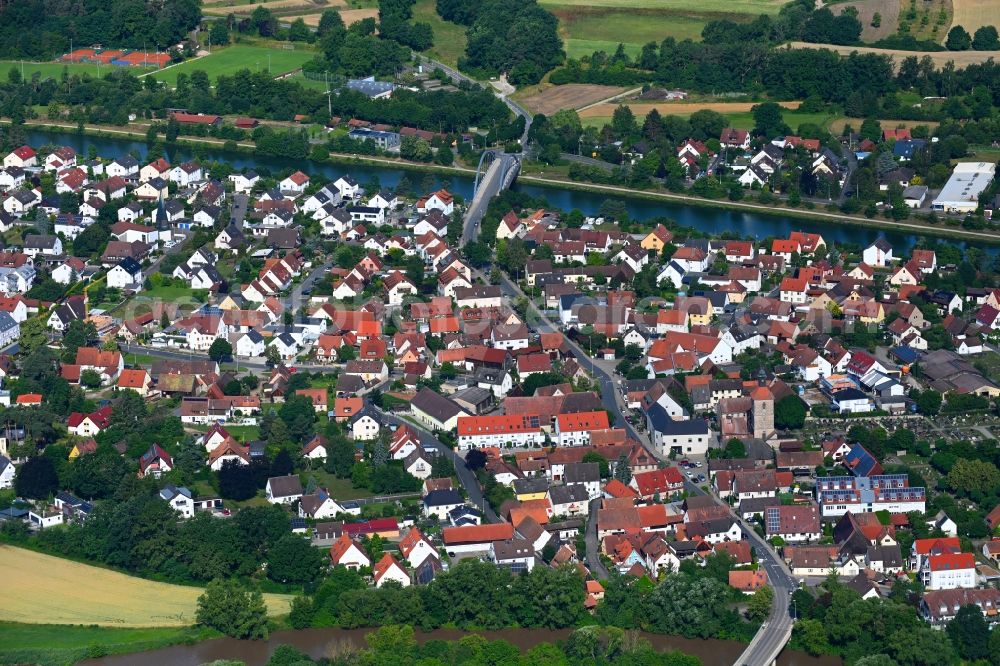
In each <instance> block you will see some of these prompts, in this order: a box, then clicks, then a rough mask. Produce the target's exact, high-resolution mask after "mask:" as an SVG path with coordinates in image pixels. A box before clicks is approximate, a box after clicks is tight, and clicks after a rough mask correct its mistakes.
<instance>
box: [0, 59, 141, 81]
mask: <svg viewBox="0 0 1000 666" xmlns="http://www.w3.org/2000/svg"><path fill="white" fill-rule="evenodd" d="M11 69H16V70H17V71H18V72H19V73H20V72H22V71H23V72H24V78H25V79H27V80H30V79H31V76H32V74H34V73H35V72H38V74H39V75H40V77H41V78H42V79H47V78H53V79H58V78H59V77H61V76H62V74H63V72H68V73H70V74H79V75H81V76H82V75H84V74H90V75H91V76H98V75H100V76H104V75H105V74H107V73H108V72H112V71H118V70H120V69H127V70H128V71H130V72H133V73H134V74H142V73H143V72H144V71H146V70H144V69H143V68H142V67H120V66H118V65H100V66H98V65H97V64H96V63H93V64H92V63H79V62H27V61H21V60H0V76H3V77H4V78H5V79H6V77H7V72H9V71H10V70H11Z"/></svg>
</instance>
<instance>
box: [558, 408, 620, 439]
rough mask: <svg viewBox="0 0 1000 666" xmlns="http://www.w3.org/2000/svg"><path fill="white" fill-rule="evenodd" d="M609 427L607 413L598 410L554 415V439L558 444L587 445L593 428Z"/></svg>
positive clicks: (605, 428) (603, 428) (604, 428)
mask: <svg viewBox="0 0 1000 666" xmlns="http://www.w3.org/2000/svg"><path fill="white" fill-rule="evenodd" d="M609 427H611V424H610V422H609V421H608V413H607V412H605V411H603V410H600V411H592V412H577V413H574V414H559V415H558V416H556V431H555V440H556V443H557V444H558V445H559V446H587V445H588V444H590V433H591V431H593V430H607V429H608V428H609Z"/></svg>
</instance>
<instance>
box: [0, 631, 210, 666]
mask: <svg viewBox="0 0 1000 666" xmlns="http://www.w3.org/2000/svg"><path fill="white" fill-rule="evenodd" d="M217 635H218V634H217V633H216V632H214V631H211V630H208V629H194V628H190V627H179V628H178V627H165V628H139V629H115V628H110V627H93V626H89V627H84V626H67V625H52V624H19V623H14V622H0V663H2V664H40V665H41V666H64V665H65V664H73V663H76V662H77V661H80V660H81V659H84V658H86V657H88V656H91V655H94V654H98V653H103V654H120V653H126V652H140V651H143V650H154V649H157V648H161V647H166V646H168V645H176V644H178V643H188V642H195V641H200V640H204V639H207V638H212V637H214V636H217Z"/></svg>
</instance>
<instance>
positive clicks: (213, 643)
mask: <svg viewBox="0 0 1000 666" xmlns="http://www.w3.org/2000/svg"><path fill="white" fill-rule="evenodd" d="M370 631H371V630H370V629H303V630H298V631H293V630H288V631H277V632H275V633H273V634H271V637H270V639H268V641H267V642H266V643H265V642H261V641H239V640H236V639H234V638H216V639H213V640H210V641H204V642H202V643H197V644H195V645H174V646H172V647H168V648H162V649H160V650H151V651H149V652H140V653H135V654H122V655H114V656H109V657H101V658H99V659H87V660H84V661H81V662H78V664H77V666H132V665H133V664H156V665H157V666H199V664H204V663H207V662H211V661H214V660H216V659H238V660H240V661H243V662H245V663H246V664H247V666H263V665H264V664H265V663H266V662H267V660H268V657H269V656H270V654H271V652H272V651H273V650H274V649H275V648H276V647H277V646H278V645H282V644H285V645H293V646H295V647H296V648H298V649H299V650H301V651H303V652H305V653H306V654H308V655H309V656H310V657H312V658H313V659H318V658H320V657H332V656H335V655H337V654H343V653H344V652H346V651H349V650H357V649H360V648H364V647H366V643H365V640H364V637H365V634H367V633H369V632H370ZM570 632H571V630H570V629H561V630H560V629H555V630H550V629H506V630H500V631H482V632H476V633H478V634H479V635H481V636H484V637H486V638H489V639H492V640H496V639H503V640H505V641H507V642H509V643H512V644H514V645H516V646H517V647H518V648H520V649H521V650H522V651H524V650H528V649H530V648H532V647H534V646H535V645H538V644H539V643H543V642H549V643H554V642H557V641H560V640H563V639H565V638H566V636H568V635H569V634H570ZM465 635H467V632H463V631H460V630H457V629H437V630H435V631H431V632H428V633H421V632H419V631H418V632H417V633H416V638H417V640H418V641H419V642H421V643H422V642H424V641H428V640H434V639H438V640H456V639H459V638H461V637H463V636H465ZM640 635H641V636H642V637H643V638H645V639H646V640H648V641H649V642H650V644H652V646H653V647H654V648H656V649H657V650H680V651H681V652H684V653H686V654H690V655H694V656H696V657H698V658H699V659H701V662H702V663H703V664H704V665H705V666H732V664H734V663H735V662H736V660H737V659H738V658H739V656H740V654H742V653H743V649H744V648H745V647H746V646H745V645H743V644H742V643H737V642H736V641H723V640H714V639H712V640H697V639H690V638H682V637H679V636H664V635H662V634H650V633H646V632H640ZM840 665H841V660H840V659H839V658H838V657H829V656H824V657H812V656H810V655H807V654H806V653H804V652H796V651H793V650H785V651H784V652H782V653H781V655H780V656H779V657H778V666H840Z"/></svg>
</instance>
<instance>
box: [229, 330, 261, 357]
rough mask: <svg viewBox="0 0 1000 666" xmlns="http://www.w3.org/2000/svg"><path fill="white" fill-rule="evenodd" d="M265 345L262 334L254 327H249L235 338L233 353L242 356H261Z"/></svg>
mask: <svg viewBox="0 0 1000 666" xmlns="http://www.w3.org/2000/svg"><path fill="white" fill-rule="evenodd" d="M265 347H266V345H265V344H264V336H263V335H261V334H260V333H259V332H258V331H257V330H256V329H250V330H249V331H247V332H246V333H244V334H243V335H241V336H240V337H239V338H237V339H236V344H235V345H233V353H234V354H235V355H236V356H239V357H242V358H253V357H255V356H263V355H264V350H265Z"/></svg>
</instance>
